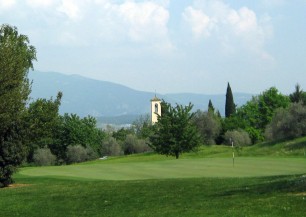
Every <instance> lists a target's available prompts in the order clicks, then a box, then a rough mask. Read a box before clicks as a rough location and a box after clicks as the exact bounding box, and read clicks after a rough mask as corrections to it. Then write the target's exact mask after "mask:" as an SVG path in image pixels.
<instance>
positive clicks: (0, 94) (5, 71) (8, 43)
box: [0, 25, 36, 187]
mask: <svg viewBox="0 0 306 217" xmlns="http://www.w3.org/2000/svg"><path fill="white" fill-rule="evenodd" d="M34 60H36V50H35V48H34V47H33V46H31V45H30V44H29V39H28V37H27V36H25V35H21V34H19V33H18V31H17V28H16V27H11V26H9V25H1V26H0V84H1V85H0V123H1V124H0V187H1V186H7V185H9V184H10V183H12V174H13V173H14V172H15V171H16V169H17V166H19V165H20V164H21V162H22V160H23V159H24V157H25V152H26V151H25V146H24V144H23V142H24V141H23V133H22V132H23V129H22V127H21V126H22V116H23V114H24V111H25V106H26V103H27V101H28V97H29V94H30V90H31V85H30V82H29V80H28V78H27V75H28V71H29V69H30V68H33V61H34Z"/></svg>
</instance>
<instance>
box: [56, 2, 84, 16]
mask: <svg viewBox="0 0 306 217" xmlns="http://www.w3.org/2000/svg"><path fill="white" fill-rule="evenodd" d="M79 3H80V2H79V1H75V0H62V2H61V4H60V6H59V7H58V8H57V10H58V11H59V12H62V13H64V14H65V15H66V16H67V17H68V18H69V19H71V20H74V21H77V20H80V19H81V18H82V11H81V8H80V5H79Z"/></svg>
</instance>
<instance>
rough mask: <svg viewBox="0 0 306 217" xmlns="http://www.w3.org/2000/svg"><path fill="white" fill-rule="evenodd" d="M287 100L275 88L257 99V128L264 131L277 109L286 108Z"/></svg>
mask: <svg viewBox="0 0 306 217" xmlns="http://www.w3.org/2000/svg"><path fill="white" fill-rule="evenodd" d="M289 103H290V101H289V98H288V97H287V96H285V95H283V94H281V93H279V92H278V90H277V89H276V88H275V87H271V88H270V89H268V90H267V91H265V92H263V93H262V94H261V95H259V97H258V111H259V115H260V118H259V122H258V124H259V128H260V129H263V130H264V129H265V128H266V126H267V124H269V123H270V122H271V120H272V117H273V116H274V114H275V112H276V110H277V109H278V108H287V107H288V106H289Z"/></svg>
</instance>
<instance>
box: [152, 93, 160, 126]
mask: <svg viewBox="0 0 306 217" xmlns="http://www.w3.org/2000/svg"><path fill="white" fill-rule="evenodd" d="M160 103H161V100H160V99H158V98H157V97H156V95H155V97H154V98H153V99H151V122H152V124H155V123H156V122H157V117H158V116H160V115H161V105H160Z"/></svg>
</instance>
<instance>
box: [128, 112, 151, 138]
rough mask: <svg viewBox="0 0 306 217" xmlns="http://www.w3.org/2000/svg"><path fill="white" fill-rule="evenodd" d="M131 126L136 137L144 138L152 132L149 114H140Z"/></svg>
mask: <svg viewBox="0 0 306 217" xmlns="http://www.w3.org/2000/svg"><path fill="white" fill-rule="evenodd" d="M132 126H133V127H132V130H134V132H135V134H136V135H137V137H138V138H141V139H146V138H149V137H150V135H151V134H152V125H151V119H150V116H149V115H146V116H140V118H138V119H137V120H136V121H134V122H133V124H132Z"/></svg>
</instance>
